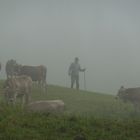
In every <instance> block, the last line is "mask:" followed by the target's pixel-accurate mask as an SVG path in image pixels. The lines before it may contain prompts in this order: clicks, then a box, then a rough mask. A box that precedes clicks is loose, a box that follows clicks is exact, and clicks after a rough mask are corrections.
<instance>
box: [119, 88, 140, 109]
mask: <svg viewBox="0 0 140 140" xmlns="http://www.w3.org/2000/svg"><path fill="white" fill-rule="evenodd" d="M117 97H119V98H120V99H122V100H123V101H124V102H131V103H132V104H133V105H134V107H140V87H136V88H124V87H123V86H121V88H120V89H119V91H118V94H117Z"/></svg>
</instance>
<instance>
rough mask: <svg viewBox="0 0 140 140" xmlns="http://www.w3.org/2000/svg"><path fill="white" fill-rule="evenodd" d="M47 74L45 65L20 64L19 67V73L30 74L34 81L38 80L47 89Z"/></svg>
mask: <svg viewBox="0 0 140 140" xmlns="http://www.w3.org/2000/svg"><path fill="white" fill-rule="evenodd" d="M46 74H47V68H46V67H45V66H43V65H40V66H22V65H19V68H18V75H27V76H30V77H31V79H32V81H37V82H38V83H39V84H40V85H41V86H42V87H44V88H45V89H46V87H47V83H46Z"/></svg>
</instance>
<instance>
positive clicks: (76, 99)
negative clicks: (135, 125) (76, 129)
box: [32, 86, 134, 118]
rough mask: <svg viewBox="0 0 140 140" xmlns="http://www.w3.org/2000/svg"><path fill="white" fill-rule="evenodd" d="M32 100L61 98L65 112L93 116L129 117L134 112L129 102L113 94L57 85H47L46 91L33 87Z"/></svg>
mask: <svg viewBox="0 0 140 140" xmlns="http://www.w3.org/2000/svg"><path fill="white" fill-rule="evenodd" d="M32 99H33V100H44V99H62V100H63V101H64V102H65V104H66V113H74V114H79V115H90V116H91V115H94V117H96V116H97V117H107V118H108V117H130V116H131V115H133V113H134V109H133V106H132V105H131V104H130V103H127V104H124V103H122V102H121V101H120V100H116V99H115V96H112V95H105V94H98V93H93V92H86V91H77V90H73V89H69V88H63V87H58V86H49V87H48V93H43V92H40V90H39V89H38V88H35V89H34V91H33V94H32Z"/></svg>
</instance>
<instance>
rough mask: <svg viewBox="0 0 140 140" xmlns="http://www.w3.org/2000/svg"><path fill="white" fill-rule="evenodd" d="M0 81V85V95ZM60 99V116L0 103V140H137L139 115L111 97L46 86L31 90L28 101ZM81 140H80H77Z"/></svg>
mask: <svg viewBox="0 0 140 140" xmlns="http://www.w3.org/2000/svg"><path fill="white" fill-rule="evenodd" d="M2 85H3V81H1V82H0V91H1V92H2ZM46 99H47V100H49V99H51V100H52V99H61V100H63V101H64V102H65V104H66V111H65V112H64V113H63V114H57V115H54V114H53V115H52V114H38V113H29V112H26V111H25V110H22V109H21V108H20V107H19V106H15V107H10V106H6V105H5V104H4V103H3V98H2V96H1V103H0V140H25V139H26V140H82V138H83V140H139V139H140V133H139V130H140V114H139V112H137V113H136V112H135V110H134V108H133V106H132V105H131V104H130V103H127V104H124V103H123V102H121V101H120V100H116V99H115V96H112V95H105V94H99V93H92V92H87V91H77V90H72V89H69V88H64V87H59V86H53V85H49V86H48V92H47V93H43V91H42V90H41V89H39V88H38V87H37V86H34V88H33V93H32V100H33V101H35V100H46ZM78 137H79V138H78ZM80 137H81V139H80Z"/></svg>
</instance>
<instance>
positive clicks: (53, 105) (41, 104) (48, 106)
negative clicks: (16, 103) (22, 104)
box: [27, 100, 65, 113]
mask: <svg viewBox="0 0 140 140" xmlns="http://www.w3.org/2000/svg"><path fill="white" fill-rule="evenodd" d="M64 107H65V104H64V102H63V101H62V100H42V101H35V102H32V103H30V104H29V105H28V106H27V110H29V111H33V112H39V113H58V112H63V111H64Z"/></svg>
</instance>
